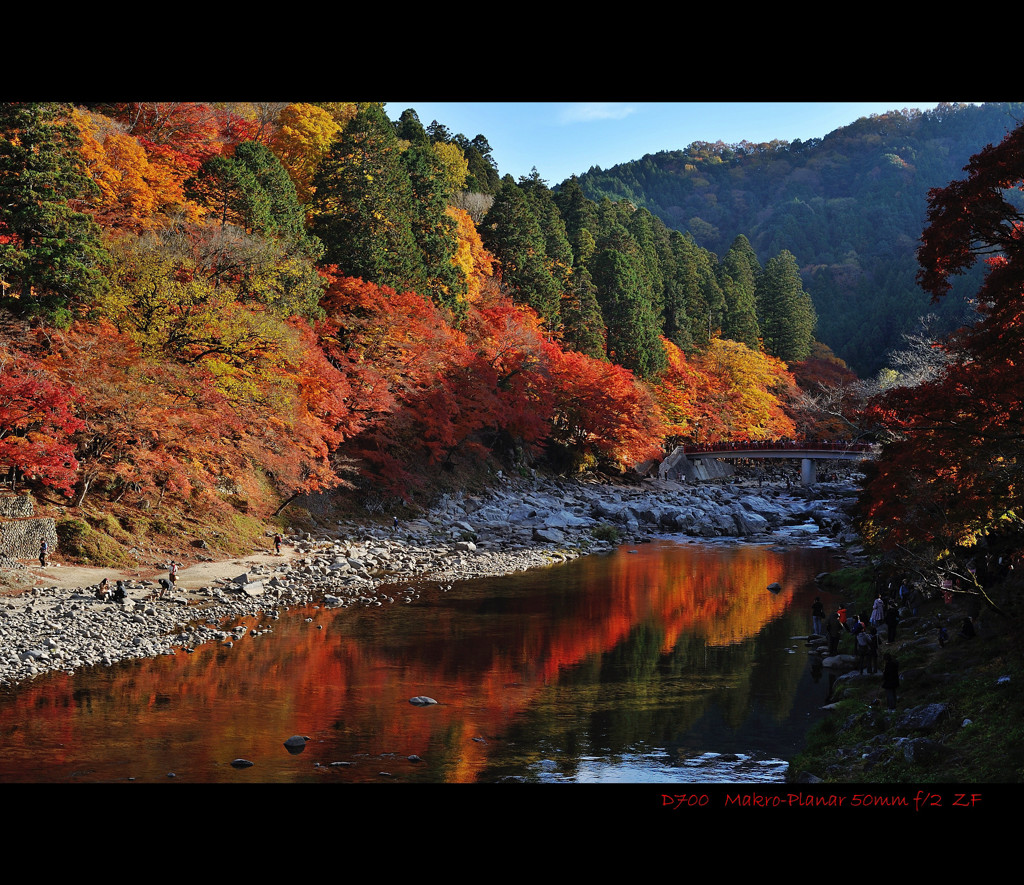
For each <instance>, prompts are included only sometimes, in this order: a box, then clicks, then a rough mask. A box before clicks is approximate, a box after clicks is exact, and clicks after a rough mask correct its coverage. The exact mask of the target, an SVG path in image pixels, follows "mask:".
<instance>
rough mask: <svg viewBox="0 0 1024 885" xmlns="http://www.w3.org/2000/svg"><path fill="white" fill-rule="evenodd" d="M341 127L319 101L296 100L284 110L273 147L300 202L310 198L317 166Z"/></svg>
mask: <svg viewBox="0 0 1024 885" xmlns="http://www.w3.org/2000/svg"><path fill="white" fill-rule="evenodd" d="M341 128H342V125H341V123H339V122H338V120H337V119H335V118H334V117H333V116H332V115H331V113H330V112H329V111H328V110H326V109H325V108H322V107H318V106H317V105H313V104H303V103H296V104H290V105H288V106H287V107H285V108H284V109H283V110H282V111H281V113H280V116H279V117H278V120H277V130H276V132H275V133H274V136H273V138H272V140H271V143H270V147H271V149H272V150H273V151H274V153H275V154H276V155H277V157H278V159H279V160H280V161H281V163H282V165H283V166H284V167H285V169H287V170H288V174H289V175H290V176H291V179H292V182H293V183H294V184H295V193H296V195H297V197H298V200H299V202H300V203H303V204H306V203H308V202H309V201H310V198H311V197H312V195H313V179H314V176H315V175H316V169H317V166H318V165H319V164H320V160H321V159H323V157H324V156H325V155H326V154H327V152H328V151H329V150H330V148H331V145H332V143H333V142H334V139H335V137H336V136H337V135H338V133H339V132H340V131H341Z"/></svg>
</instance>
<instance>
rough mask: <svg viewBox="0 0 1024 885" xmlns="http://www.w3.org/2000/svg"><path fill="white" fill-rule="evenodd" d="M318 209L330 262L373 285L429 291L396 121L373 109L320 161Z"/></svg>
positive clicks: (315, 221) (316, 223)
mask: <svg viewBox="0 0 1024 885" xmlns="http://www.w3.org/2000/svg"><path fill="white" fill-rule="evenodd" d="M314 187H315V190H314V195H313V200H312V202H311V204H310V208H311V213H312V224H311V229H312V232H313V233H314V234H315V235H316V236H317V237H318V238H319V239H320V241H321V242H322V243H323V244H324V261H325V263H327V264H334V265H336V266H337V267H338V270H339V271H341V272H342V273H344V274H347V275H349V276H353V277H360V278H361V279H364V280H366V281H367V282H371V283H377V284H380V285H387V286H392V287H393V288H396V289H413V290H417V291H423V290H425V288H426V284H427V271H426V268H425V267H424V264H423V258H422V255H421V252H420V249H419V247H418V246H417V243H416V238H415V236H414V234H413V216H414V214H415V209H414V206H413V203H414V199H415V197H414V194H413V189H412V185H411V183H410V181H409V174H408V170H407V168H406V166H405V164H404V163H403V161H402V151H401V145H400V143H399V140H398V138H397V136H396V135H395V131H394V127H393V126H392V124H391V121H390V120H388V118H387V116H386V115H385V114H384V111H383V109H382V108H381V107H380V106H379V105H377V104H372V103H371V104H366V105H363V106H361V107H360V108H359V110H358V111H357V113H356V115H355V116H354V117H353V118H352V120H351V121H350V122H349V123H348V125H347V126H346V127H345V129H344V130H343V132H342V133H341V135H340V136H339V137H338V139H337V140H336V141H335V142H334V145H333V147H332V148H331V150H330V151H329V152H328V154H327V155H326V156H325V157H324V158H323V160H321V161H320V165H319V167H318V169H317V174H316V179H315V183H314Z"/></svg>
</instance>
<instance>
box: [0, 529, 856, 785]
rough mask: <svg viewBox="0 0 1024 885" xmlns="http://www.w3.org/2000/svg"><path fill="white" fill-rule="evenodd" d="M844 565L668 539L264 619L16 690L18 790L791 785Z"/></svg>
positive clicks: (13, 731) (11, 700)
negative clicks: (121, 785)
mask: <svg viewBox="0 0 1024 885" xmlns="http://www.w3.org/2000/svg"><path fill="white" fill-rule="evenodd" d="M836 566H837V562H836V560H835V550H833V549H830V548H828V547H827V546H815V545H814V544H813V542H810V541H809V542H808V543H806V544H801V545H799V546H795V545H789V544H787V545H786V546H771V545H762V544H747V543H714V544H704V543H694V542H692V541H691V540H689V539H684V538H666V539H663V540H659V541H656V542H653V543H649V544H638V545H632V546H630V545H626V546H622V547H620V548H618V549H617V550H616V551H615V552H613V553H611V554H607V555H594V556H588V557H584V558H582V559H579V560H575V561H573V562H569V563H563V564H559V565H554V566H551V567H550V568H544V569H537V570H532V571H530V572H525V573H520V574H518V575H513V576H510V577H506V578H501V579H487V580H474V581H466V582H460V583H456V584H454V585H451V586H449V587H444V586H441V585H436V584H429V583H423V584H422V585H417V587H416V589H417V590H418V591H419V595H418V597H416V598H413V599H412V601H410V602H406V601H405V599H406V596H407V595H408V596H409V597H410V598H411V597H412V596H413V594H405V593H402V592H398V591H403V590H404V589H405V587H406V586H407V585H405V584H403V585H401V587H399V588H396V592H395V594H394V598H395V601H394V603H390V604H387V605H383V606H380V607H370V608H359V609H354V608H349V609H325V608H319V607H318V608H309V609H304V610H292V611H289V612H285V613H283V614H282V615H281V617H280V619H278V620H269V619H263V620H259V619H255V618H249V619H245V620H244V621H242V623H244V624H245V625H246V626H247V627H248V628H254V627H258V626H260V625H265V626H269V627H270V628H271V631H272V632H270V633H268V634H264V635H257V636H252V635H246V636H245V637H244V638H242V639H241V640H239V641H237V642H235V643H234V645H233V646H231V647H228V646H226V645H224V644H221V643H209V644H207V645H204V646H200V647H199V648H197V649H196V650H195V651H194V652H193V653H191V654H186V653H185V652H183V651H181V652H179V653H178V654H176V655H173V656H163V657H160V658H157V659H155V660H142V661H129V662H125V663H122V664H118V665H115V666H112V667H94V668H89V669H87V670H84V671H81V672H78V673H75V674H63V673H55V674H48V675H45V676H41V677H37V678H36V679H34V680H32V681H30V682H26V683H24V684H22V685H19V686H15V687H13V688H9V689H3V690H0V783H15V782H40V783H41V782H47V783H56V782H60V783H66V782H89V783H95V782H103V783H107V782H125V781H136V782H165V781H167V780H168V779H170V778H173V779H176V780H177V781H178V782H188V783H228V782H230V783H300V782H302V783H304V782H325V781H326V782H352V783H367V782H382V781H389V782H419V783H477V782H495V781H528V782H569V783H584V782H609V783H611V782H616V783H627V782H628V783H770V782H778V781H781V780H782V779H783V777H784V775H785V768H786V766H785V763H784V762H783V761H782V760H783V759H784V758H785V757H787V756H789V755H792V754H793V753H794V752H796V751H797V750H798V749H799V747H800V746H801V743H802V738H803V735H804V733H805V732H806V729H807V727H808V726H809V725H810V724H811V723H812V722H813V721H814V720H815V718H816V717H817V716H818V715H820V713H819V712H818V711H819V708H820V706H821V705H822V704H823V703H824V702H825V700H826V698H827V695H828V685H827V682H828V679H827V677H823V676H822V675H821V672H820V670H817V671H815V670H812V667H811V665H810V663H809V660H808V656H807V653H806V650H805V648H804V646H803V643H802V642H801V641H799V640H797V639H794V637H796V636H802V635H804V634H806V633H807V632H808V631H809V629H810V607H811V602H812V600H813V598H814V595H815V592H816V591H815V588H814V584H813V579H814V576H815V575H816V574H818V573H819V572H822V571H826V570H829V569H832V568H835V567H836ZM773 582H779V583H780V584H781V585H782V590H781V592H779V593H775V594H773V593H771V592H769V591H768V590H767V587H768V585H769V584H771V583H773ZM418 696H427V697H430V698H433V699H435V700H436V701H437V702H438V703H437V704H434V705H427V706H415V705H413V704H411V703H410V702H409V699H410V698H413V697H418ZM293 735H301V736H305V737H308V738H309V741H308V742H307V743H306V744H305V747H304V749H302V750H301V752H290V751H289V750H288V749H287V748H286V747H285V746H284V742H285V741H286V740H287V739H288V738H289V737H291V736H293ZM239 759H244V760H246V761H247V762H251V763H252V764H251V765H250V766H248V767H244V768H243V767H234V766H233V765H232V762H233V761H234V760H239Z"/></svg>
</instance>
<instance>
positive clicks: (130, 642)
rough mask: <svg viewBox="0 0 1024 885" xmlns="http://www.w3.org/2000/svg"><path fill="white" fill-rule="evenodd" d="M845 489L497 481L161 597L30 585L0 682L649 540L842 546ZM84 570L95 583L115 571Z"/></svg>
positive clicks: (6, 602) (290, 538)
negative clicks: (287, 614) (232, 625)
mask: <svg viewBox="0 0 1024 885" xmlns="http://www.w3.org/2000/svg"><path fill="white" fill-rule="evenodd" d="M854 495H855V487H854V486H853V485H852V484H851V483H833V484H827V485H826V484H822V485H819V486H815V487H813V488H811V489H795V490H789V489H786V488H783V487H781V486H779V487H772V486H765V487H759V486H758V484H757V483H752V484H746V485H745V484H743V483H742V482H741V481H736V482H735V483H733V484H730V485H711V484H708V485H699V486H695V485H686V484H680V483H677V482H671V481H666V480H650V479H648V480H644V481H642V482H639V483H633V484H627V483H621V484H615V483H605V482H571V481H565V480H556V479H545V478H539V477H533V478H530V479H521V478H503V479H502V480H501V482H500V484H499V485H498V486H497V487H495V488H494V489H493V490H491V491H490V492H488V493H487V494H485V495H464V494H462V495H457V496H454V497H453V496H446V497H444V498H442V499H441V500H440V501H439V502H438V503H437V505H436V506H435V507H434V508H433V509H432V510H431V511H429V512H428V513H426V514H425V515H423V516H422V517H421V518H418V519H415V520H412V521H403V522H400V523H399V524H397V525H394V526H387V527H382V526H379V525H354V524H351V523H338V524H336V525H334V526H331V527H324V528H322V529H321V530H320V531H318V532H315V533H309V532H305V533H298V532H292V533H289V534H288V535H286V537H285V555H284V556H282V557H280V558H279V559H278V558H275V557H272V556H270V555H268V554H261V555H258V556H254V557H252V558H249V559H244V560H240V561H233V563H229V564H221V567H220V569H219V572H220V573H221V575H222V576H221V577H217V578H214V579H211V580H209V581H208V582H205V583H203V584H201V585H198V586H193V584H195V583H196V582H195V581H194V580H193V581H189V580H187V579H188V577H189V573H190V571H191V570H186V571H185V572H183V573H182V580H181V581H180V582H179V586H178V587H177V588H176V589H175V591H174V592H173V593H171V594H167V595H165V596H164V598H162V599H160V598H157V593H156V591H158V590H159V585H158V584H157V581H156V579H155V578H153V579H149V580H139V579H129V580H126V588H127V593H128V596H127V598H126V599H125V600H124V601H123V602H121V603H113V602H104V601H101V600H100V599H98V598H96V595H95V592H94V590H93V588H91V587H87V586H81V587H67V586H56V587H48V586H43V585H40V586H36V587H33V588H32V589H31V590H30V591H29V592H27V593H23V594H20V595H16V596H8V597H4V598H0V683H3V684H11V683H17V682H19V681H21V680H23V679H27V678H31V677H32V676H35V675H38V674H40V673H43V672H46V671H50V670H65V671H72V670H75V669H77V668H80V667H86V666H92V665H97V664H99V665H109V664H112V663H114V662H116V661H120V660H125V659H128V658H136V657H151V656H155V655H160V654H176V653H181V652H182V651H183V650H184V651H187V650H188V649H190V648H192V647H194V646H196V645H197V644H200V643H204V642H211V641H215V642H231V641H232V639H233V638H237V637H236V636H235V633H234V632H233V631H232V630H229V629H227V627H226V623H227V622H228V621H230V620H233V619H238V618H240V617H242V616H259V617H260V618H261V620H266V621H273V620H274V619H275V618H276V617H278V616H279V613H280V612H281V611H283V610H285V609H288V608H293V607H298V606H307V605H329V606H336V607H342V606H352V605H392V604H401V603H402V602H406V601H411V600H412V599H414V598H416V597H418V596H419V594H420V593H421V591H422V590H423V589H424V588H425V586H426V585H429V584H437V583H449V582H452V581H456V580H462V579H466V578H476V577H491V576H499V575H506V574H512V573H514V572H517V571H523V570H526V569H531V568H538V567H543V566H548V565H551V564H552V563H555V562H562V561H566V560H569V559H574V558H576V557H579V556H583V555H586V554H593V553H601V552H609V551H611V550H613V549H614V548H615V546H617V545H618V544H620V543H642V542H643V541H645V540H649V539H651V538H652V537H656V536H659V535H663V534H682V535H687V536H691V537H694V538H699V539H704V540H709V539H714V538H733V539H747V540H768V541H771V542H773V543H807V542H808V540H809V539H810V538H811V537H814V536H818V537H828V538H831V539H832V540H833V542H834V543H846V544H852V543H855V542H856V536H855V535H854V534H853V532H852V529H851V527H850V524H849V517H848V511H849V509H850V506H851V505H852V501H853V498H854ZM13 565H15V564H14V563H6V566H8V567H10V566H13ZM232 566H237V572H236V573H232ZM4 567H5V563H0V569H3V568H4ZM196 568H198V567H196ZM225 570H226V571H227V574H224V572H225ZM215 571H217V570H213V571H208V572H207V574H212V573H214V572H215ZM94 572H95V582H97V583H98V581H99V580H100V579H101V578H102V577H108V579H109V580H111V582H113V580H114V579H115V577H117V576H116V575H113V574H112V573H110V572H104V570H102V569H96V570H94ZM240 629H244V628H240ZM261 629H267V630H270V629H272V626H267V627H264V628H261Z"/></svg>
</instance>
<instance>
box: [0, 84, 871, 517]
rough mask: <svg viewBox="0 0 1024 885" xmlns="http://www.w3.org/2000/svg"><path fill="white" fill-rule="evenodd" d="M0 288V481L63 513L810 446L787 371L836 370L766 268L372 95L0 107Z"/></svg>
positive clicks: (783, 258)
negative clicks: (684, 452) (728, 443)
mask: <svg viewBox="0 0 1024 885" xmlns="http://www.w3.org/2000/svg"><path fill="white" fill-rule="evenodd" d="M0 286H2V289H0V309H2V317H3V322H2V323H0V370H2V374H0V393H2V395H0V466H2V467H3V468H4V469H5V470H8V469H11V468H13V473H11V474H10V475H12V476H15V477H17V478H18V479H19V480H21V481H23V482H28V483H30V484H31V485H32V486H33V487H34V488H36V489H37V490H45V489H49V490H50V491H49V494H51V495H56V496H57V498H55V499H54V501H55V502H62V503H63V504H64V506H68V507H71V508H77V512H80V513H82V514H85V515H89V514H90V513H92V511H91V510H90V508H93V509H94V510H95V508H97V507H101V508H102V509H103V510H104V511H105V512H106V511H108V510H109V509H110V508H114V509H118V508H120V509H121V510H124V509H127V510H129V511H133V512H137V513H138V512H148V513H153V512H161V511H162V512H164V513H169V512H175V513H189V514H193V515H197V516H199V517H202V518H205V519H207V520H214V521H216V520H218V519H220V518H222V515H224V514H230V513H234V514H238V513H251V514H255V515H257V516H261V517H266V516H268V515H270V514H272V513H273V512H275V511H276V510H278V509H279V508H280V507H281V506H283V505H285V504H287V502H288V501H290V500H292V499H293V498H294V497H295V496H296V495H301V494H303V493H306V492H310V491H315V490H327V489H335V488H347V489H350V490H352V491H353V492H354V493H356V494H358V495H361V496H363V498H364V499H365V498H367V497H371V496H372V497H376V498H377V499H379V500H383V501H391V502H395V503H398V502H402V501H404V502H406V503H409V502H412V501H414V500H415V499H416V497H417V496H418V495H420V494H429V491H430V483H431V480H430V477H431V476H432V475H434V474H436V473H437V472H438V471H444V470H446V469H450V468H452V467H454V466H456V465H458V464H460V463H468V464H474V465H479V464H482V463H485V462H486V460H487V459H488V458H493V459H495V460H494V462H493V463H495V464H499V463H500V464H502V465H505V466H506V467H511V468H515V467H517V466H518V467H520V468H521V467H523V466H525V465H528V464H530V463H533V462H534V461H535V460H536V459H545V460H546V461H547V462H548V463H549V464H551V465H552V466H554V467H555V468H556V469H559V470H569V471H574V470H578V469H582V468H586V467H595V466H597V467H606V468H614V469H620V468H621V467H623V466H629V465H632V464H635V463H637V462H639V461H641V460H643V459H645V458H649V457H658V456H659V454H660V453H662V452H664V451H667V450H671V448H672V447H673V446H674V445H676V444H677V443H679V442H685V441H693V442H704V441H708V440H713V439H714V440H717V439H726V440H727V439H747V438H754V439H765V438H775V437H780V436H792V435H796V434H801V433H807V432H815V431H816V430H817V429H819V425H817V424H816V421H818V420H819V419H820V418H821V417H822V415H821V413H815V412H814V411H813V410H809V409H808V408H806V405H807V403H808V402H809V400H808V399H807V397H805V396H803V395H802V393H801V390H800V389H799V387H798V385H797V381H796V379H797V377H798V376H799V377H800V379H801V383H802V384H803V386H804V387H805V388H808V389H811V388H814V386H815V384H816V383H819V382H827V383H835V382H836V380H837V378H845V379H849V378H850V377H852V376H851V374H850V373H849V371H848V370H846V369H845V367H844V366H843V365H842V364H841V362H840V361H839V360H837V359H836V358H834V357H832V356H831V354H830V353H829V352H828V350H827V348H822V347H821V346H820V345H818V344H817V343H816V342H815V340H814V328H815V316H814V310H813V307H812V305H811V301H810V298H809V296H808V295H807V293H806V292H805V291H804V289H803V286H802V284H801V280H800V276H799V272H798V267H797V263H796V260H795V258H794V256H793V255H792V254H791V253H790V252H789V251H788V250H786V249H780V250H779V251H778V253H777V254H773V255H771V256H769V257H768V259H767V260H766V261H765V262H764V264H763V265H762V263H761V262H760V261H759V260H758V259H757V257H756V255H755V253H754V251H753V249H752V248H751V246H750V243H749V241H748V240H747V238H746V237H744V236H743V235H737V236H736V237H735V238H734V240H733V241H732V242H731V243H730V246H729V249H728V250H727V251H726V252H725V254H724V256H723V258H722V260H721V261H719V260H718V259H717V258H716V256H714V255H713V254H712V253H710V252H708V251H707V250H705V249H703V248H702V247H700V246H699V245H697V243H696V242H695V241H694V239H693V238H692V237H691V236H689V235H686V234H682V233H680V232H678V231H675V230H672V229H670V228H668V227H667V226H666V225H665V224H664V223H662V222H661V221H660V220H659V219H658V218H657V217H656V216H655V215H653V214H652V213H650V212H648V211H647V210H646V209H643V208H636V207H634V206H632V205H630V204H629V203H627V202H621V201H620V202H613V201H611V200H609V199H601V200H600V201H596V202H595V201H593V200H590V199H588V198H587V197H586V196H585V195H584V193H583V192H582V190H581V188H580V187H579V186H578V185H577V183H575V182H572V181H570V182H566V183H565V184H564V185H563V186H562V187H561V188H559V189H558V190H557V192H556V191H555V190H553V189H551V188H549V187H548V186H547V184H546V183H545V182H544V181H543V180H541V179H540V178H539V176H537V175H535V174H534V175H532V176H528V177H525V178H523V179H521V180H520V181H514V180H513V179H512V178H511V177H510V176H507V175H506V176H504V177H502V176H501V175H500V174H499V171H498V169H497V168H496V166H495V164H494V161H493V159H492V157H491V153H490V147H489V145H488V144H487V140H486V138H485V137H484V136H483V135H479V134H478V135H476V136H475V137H473V138H472V139H469V138H467V137H466V136H464V135H462V134H454V135H453V134H452V133H450V132H449V131H448V130H447V129H446V128H445V127H444V125H443V124H442V123H439V122H437V121H433V122H432V123H431V124H430V125H429V126H426V127H424V126H423V125H422V123H421V122H420V121H419V120H418V119H417V118H416V116H415V114H414V113H413V112H411V111H408V112H406V113H404V114H403V115H402V117H401V118H400V119H399V120H398V121H396V122H394V123H392V122H391V121H390V120H388V118H387V116H386V115H385V113H384V110H383V108H382V106H381V105H380V104H379V103H372V102H370V103H346V102H340V103H326V104H325V103H321V104H305V103H293V104H284V103H277V104H271V103H267V104H258V103H249V104H243V103H227V104H225V103H221V104H209V105H205V104H195V103H124V104H92V105H88V106H78V107H72V106H69V105H59V104H51V103H46V102H42V103H19V102H13V103H5V104H3V105H0ZM93 517H94V520H95V519H99V517H98V516H96V515H95V513H93ZM103 520H105V521H106V524H107V525H108V527H109V520H108V519H107V518H106V517H103ZM115 534H116V532H115Z"/></svg>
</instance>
